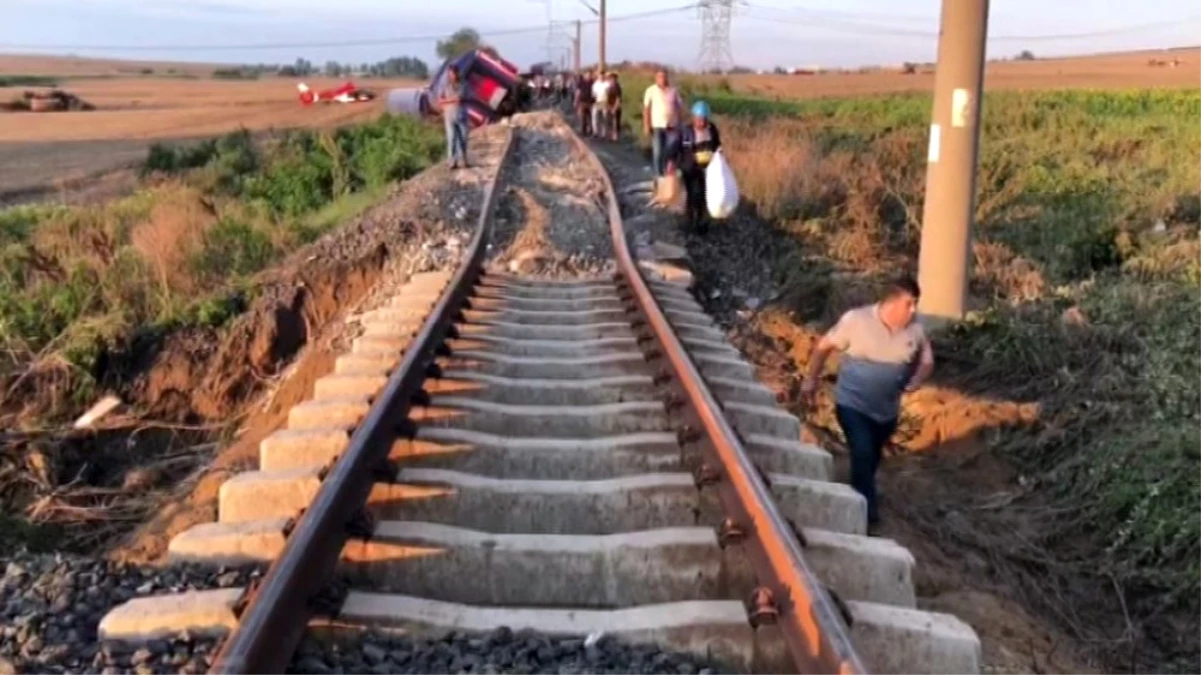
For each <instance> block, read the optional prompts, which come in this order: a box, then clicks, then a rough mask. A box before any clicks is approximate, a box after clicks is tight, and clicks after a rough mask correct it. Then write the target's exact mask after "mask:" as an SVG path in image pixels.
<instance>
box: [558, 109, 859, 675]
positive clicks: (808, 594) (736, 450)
mask: <svg viewBox="0 0 1201 675" xmlns="http://www.w3.org/2000/svg"><path fill="white" fill-rule="evenodd" d="M572 138H573V139H574V140H575V141H576V143H577V145H578V146H579V147H580V148H581V150H582V151H583V154H584V156H585V157H587V158H588V160H589V162H590V163H591V164H592V165H593V168H594V169H595V170H596V171H597V173H598V174H599V175H600V176H601V177H602V180H603V183H604V187H605V193H606V195H607V201H608V214H609V229H610V234H611V235H612V239H613V248H614V257H615V258H616V261H617V265H618V269H619V271H620V272H619V273H620V274H621V276H622V277H623V278H624V279H625V281H626V283H627V284H628V285H629V287H630V289H631V290H632V292H633V296H634V300H635V301H636V302H637V303H638V308H639V309H640V310H641V313H642V315H643V316H644V317H645V318H646V320H647V322H648V324H649V325H650V328H651V330H652V331H653V335H654V338H655V340H656V341H657V342H658V347H659V351H660V353H661V354H663V355H664V356H665V357H666V358H667V361H668V363H669V365H670V367H671V371H672V375H673V376H674V379H675V382H676V384H678V386H679V387H680V388H681V389H682V390H683V392H684V395H685V397H686V399H687V400H686V404H687V405H689V406H690V407H691V409H692V413H693V414H694V415H695V416H696V418H698V419H699V422H700V424H701V426H702V428H703V429H704V432H705V436H707V439H706V440H707V441H708V443H707V444H706V446H707V447H706V450H707V451H708V452H709V453H711V454H712V456H713V458H714V459H715V460H716V461H717V466H718V468H719V471H720V477H719V478H718V482H717V484H716V485H717V488H718V494H719V495H720V498H721V501H722V504H723V506H724V507H725V509H726V510H727V512H728V513H732V514H733V515H734V516H735V524H736V525H737V527H738V528H739V529H741V530H742V532H743V533H744V534H745V537H746V538H745V539H744V540H743V544H744V545H746V547H747V552H748V554H749V556H748V557H749V558H750V561H751V564H752V566H753V567H754V570H755V576H756V579H757V580H758V582H759V583H760V584H762V585H764V586H766V587H767V588H768V589H769V590H770V591H771V593H772V596H773V598H774V603H772V604H773V605H774V607H775V610H776V611H777V612H778V618H777V619H776V622H777V625H778V626H779V628H780V632H781V634H782V635H783V637H784V639H785V641H786V642H787V643H788V647H789V650H790V652H791V653H792V656H793V660H794V662H795V664H796V666H797V667H798V669H799V672H802V673H864V672H866V669H865V668H864V666H863V663H862V662H861V660H860V659H859V656H858V654H856V652H855V649H854V647H853V645H852V644H851V640H850V635H849V633H848V628H847V625H846V622H844V621H843V619H842V615H841V613H840V612H839V611H838V610H837V609H836V607H835V604H834V602H833V600H832V599H831V598H830V596H829V594H828V593H827V592H826V590H825V587H824V586H823V585H822V583H821V582H820V581H819V580H818V578H817V575H816V574H814V573H813V570H812V569H811V568H810V567H809V565H808V563H807V562H806V561H805V556H804V553H803V552H802V550H801V544H800V542H799V541H798V540H797V536H796V533H795V532H794V531H793V529H792V526H791V524H790V523H789V522H788V520H787V519H786V518H785V517H784V516H783V514H781V513H780V509H779V507H777V506H776V503H775V500H774V499H773V497H772V495H771V493H770V491H769V490H768V488H767V486H766V485H765V484H764V481H763V479H762V478H761V477H760V474H759V471H758V469H757V468H756V467H755V465H754V464H753V463H752V462H751V460H750V457H749V455H748V454H747V452H746V450H745V449H744V448H743V446H742V442H741V440H740V439H739V437H738V435H737V434H736V433H735V431H734V429H733V428H732V427H730V424H729V422H728V421H726V418H725V415H724V414H723V412H722V407H721V404H720V403H719V402H718V401H717V399H716V398H715V397H714V396H713V392H712V391H711V390H710V389H709V386H708V385H707V384H706V383H705V380H704V378H703V377H702V376H701V374H700V371H699V370H698V369H697V367H696V365H695V364H694V363H693V362H692V359H691V358H690V357H689V355H688V351H687V349H685V347H684V345H683V344H682V343H681V342H680V340H679V338H678V337H677V336H676V333H675V329H673V328H672V326H671V324H670V323H669V322H668V320H667V317H666V316H665V315H664V313H663V310H662V308H661V307H660V306H659V303H658V302H657V301H656V300H655V297H654V295H653V294H652V293H651V290H650V287H649V286H648V285H647V283H646V281H645V280H644V279H643V277H642V272H641V270H640V269H639V268H638V264H637V262H635V260H634V258H633V256H632V255H631V254H630V248H629V244H628V243H627V241H626V234H625V227H624V225H623V222H622V217H621V208H620V206H619V205H618V203H617V196H616V194H617V193H616V192H615V191H614V189H613V183H612V180H611V179H610V178H609V173H608V171H606V170H605V167H604V165H603V164H601V161H600V158H598V157H597V156H596V153H594V152H593V151H592V149H591V148H589V147H588V145H587V143H586V142H585V141H584V140H583V139H582V138H580V136H579V135H578V134H574V133H573V134H572Z"/></svg>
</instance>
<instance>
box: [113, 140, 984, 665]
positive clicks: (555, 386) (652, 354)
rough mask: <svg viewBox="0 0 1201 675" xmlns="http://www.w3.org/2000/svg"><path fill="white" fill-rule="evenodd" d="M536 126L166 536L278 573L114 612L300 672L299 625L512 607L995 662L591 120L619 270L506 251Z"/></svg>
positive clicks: (343, 636)
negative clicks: (580, 274)
mask: <svg viewBox="0 0 1201 675" xmlns="http://www.w3.org/2000/svg"><path fill="white" fill-rule="evenodd" d="M516 133H517V132H513V133H512V134H510V136H509V139H508V140H506V141H505V142H504V149H503V151H502V152H501V161H500V162H499V163H498V166H497V167H496V168H495V171H494V173H493V175H492V176H491V177H490V182H489V185H488V187H487V189H486V190H485V193H484V198H483V206H482V208H481V212H480V218H479V225H478V229H477V232H476V233H475V238H474V240H473V241H472V243H471V245H470V247H469V249H468V251H467V252H466V254H465V255H464V259H463V261H462V262H461V263H460V265H459V267H458V268H456V269H455V270H453V271H449V272H433V273H427V274H422V275H416V276H414V277H413V278H411V279H410V282H409V283H408V285H406V286H405V287H403V288H402V290H401V291H400V293H399V294H398V295H397V296H396V297H395V298H394V299H392V301H391V302H390V304H389V305H388V306H387V307H384V308H380V309H377V310H375V311H373V312H371V313H369V314H368V315H366V316H364V317H363V325H364V327H365V329H364V332H363V334H362V335H361V336H360V337H359V338H357V340H356V341H355V343H354V347H353V349H352V351H351V352H350V353H347V354H345V355H343V356H342V357H340V358H339V359H338V361H337V365H336V368H335V370H334V372H333V373H331V374H330V375H328V376H326V377H325V378H323V379H321V380H319V381H318V382H317V383H316V385H315V388H314V394H313V398H312V400H310V401H308V402H305V403H303V404H301V405H298V406H296V407H294V408H293V409H292V410H291V412H290V414H289V418H288V419H289V421H288V428H287V429H284V430H280V431H277V432H276V433H275V434H273V435H272V436H270V437H269V438H267V439H266V440H264V441H263V443H262V446H261V449H260V466H259V469H258V470H257V471H250V472H246V473H243V474H240V475H237V476H234V477H233V478H231V479H230V480H229V481H228V482H227V483H226V484H225V485H224V486H223V487H222V490H221V495H220V505H219V517H218V521H217V522H215V523H210V524H205V525H202V526H199V527H196V528H193V529H192V530H189V531H186V532H184V533H182V534H181V535H179V536H177V537H176V538H175V539H174V540H173V541H172V544H171V556H172V557H173V558H174V559H177V560H188V561H200V562H206V563H209V564H213V565H229V564H240V563H245V562H254V561H259V562H262V561H272V564H271V567H270V568H269V569H268V571H267V573H266V575H265V576H264V577H262V579H261V583H259V584H257V585H255V586H254V587H252V588H249V589H223V590H215V591H200V592H193V593H188V594H180V595H172V596H151V597H146V598H139V599H135V600H132V601H130V602H128V603H126V604H124V605H121V606H119V607H117V608H115V609H114V610H112V611H111V612H110V613H109V614H108V615H107V616H106V617H105V619H104V621H103V622H102V623H101V626H100V633H101V636H102V637H103V638H105V639H110V640H122V641H133V642H136V641H145V640H151V639H160V638H164V637H169V636H171V635H172V634H175V633H177V632H178V631H181V630H187V631H190V632H191V633H193V634H196V633H198V632H200V633H203V632H209V633H214V634H220V635H226V634H228V636H227V637H226V638H225V639H224V642H223V644H222V646H221V649H220V651H219V653H218V654H217V657H216V659H215V661H214V663H213V671H214V672H243V673H245V672H282V671H283V670H284V669H285V668H287V667H289V663H291V664H292V665H291V669H292V670H293V671H294V672H299V671H303V670H304V669H303V668H302V667H298V666H297V664H296V662H294V661H293V659H292V657H293V653H294V651H295V649H296V647H297V645H298V644H300V643H301V641H302V639H303V638H305V636H306V635H308V636H313V635H319V636H321V637H322V639H323V640H324V639H327V640H328V641H329V642H330V643H332V644H341V645H343V647H342V649H343V650H345V649H355V647H354V646H353V645H354V644H355V642H354V640H355V639H356V636H361V635H362V634H363V633H364V632H365V631H370V632H371V633H372V634H399V635H405V636H409V637H412V636H440V635H444V634H446V633H455V632H457V633H466V634H472V635H475V634H482V635H487V634H490V633H491V634H494V633H495V631H497V630H502V631H503V630H506V629H512V630H524V631H526V632H527V633H532V634H535V635H544V634H545V635H563V634H566V635H572V636H579V637H583V636H590V637H589V638H588V640H587V643H586V646H587V645H591V644H592V643H593V642H594V641H595V639H596V638H597V636H599V635H607V636H610V639H618V640H621V641H624V642H628V643H650V644H653V645H654V646H655V648H656V649H661V650H665V651H666V652H667V653H671V654H683V655H690V656H691V657H694V658H696V659H697V660H698V662H701V663H708V664H712V665H713V666H714V667H716V668H718V669H728V670H734V671H742V672H785V671H796V672H955V673H965V672H978V670H979V653H980V646H979V641H978V639H977V638H976V635H975V633H974V632H973V631H972V630H971V629H970V628H969V627H968V626H966V625H965V624H963V623H962V622H961V621H959V620H958V619H956V618H955V617H952V616H949V615H943V614H936V613H930V612H925V611H920V610H918V609H915V593H914V587H913V578H912V576H913V565H914V561H913V558H912V556H911V555H910V554H909V552H908V551H907V550H905V549H904V548H903V547H901V546H899V545H897V544H896V543H895V542H892V541H890V540H885V539H878V538H869V537H867V536H865V530H866V522H865V520H866V514H865V509H864V504H863V501H862V499H861V498H860V497H859V496H858V495H857V494H856V493H855V492H854V491H852V490H851V489H850V488H849V487H847V486H845V485H842V484H840V483H835V482H832V481H831V475H830V474H831V469H832V461H831V458H830V455H829V454H828V453H827V452H825V451H824V450H822V449H820V448H817V447H814V446H811V445H807V444H804V443H801V442H800V441H799V437H800V425H799V421H798V420H797V419H796V418H795V417H793V416H792V415H790V414H788V413H787V412H785V411H783V410H781V409H779V408H778V407H777V406H776V403H775V397H774V395H773V394H772V392H771V391H770V390H768V389H767V388H765V387H764V386H762V385H761V384H759V383H757V382H756V381H755V379H754V371H753V368H752V367H751V366H750V364H748V363H747V362H745V361H744V360H742V358H741V357H740V355H739V354H738V352H737V351H736V350H735V349H733V348H732V347H731V346H729V345H728V344H727V343H726V342H725V340H724V337H723V334H722V332H721V331H720V329H719V328H718V327H717V326H716V325H715V324H714V323H713V322H712V320H711V319H709V317H707V316H706V315H705V314H704V312H703V311H702V310H701V308H700V307H699V305H697V303H696V302H695V300H693V298H692V297H691V296H690V295H689V293H688V291H687V289H684V288H682V287H679V286H674V285H671V284H668V283H666V282H661V281H655V280H653V279H649V280H648V279H645V278H643V274H642V272H640V270H639V267H638V265H637V262H636V261H635V260H634V259H633V258H632V256H631V255H630V252H629V248H628V246H627V243H626V239H625V233H624V230H623V225H622V220H621V214H620V211H619V209H618V206H617V202H616V199H615V195H614V192H613V189H612V185H611V184H610V183H609V182H608V179H607V177H606V176H604V170H603V168H602V167H601V166H600V163H599V161H598V160H597V159H596V157H595V155H593V154H592V153H591V151H589V150H588V148H587V147H586V146H585V145H584V143H583V141H581V140H580V139H578V138H576V137H575V136H574V135H573V136H572V137H571V138H572V143H573V144H574V145H575V148H574V152H575V153H577V154H578V157H579V158H580V161H584V162H587V163H588V166H589V167H591V169H592V170H593V171H594V172H595V173H596V175H597V176H598V177H599V178H600V180H601V181H602V182H603V184H604V186H605V190H604V194H602V195H601V196H600V201H601V206H602V210H603V212H604V214H605V216H606V218H607V222H608V227H609V229H610V232H611V235H612V247H613V257H614V259H615V262H616V269H617V274H616V275H612V276H602V277H593V278H579V279H573V280H551V279H546V278H534V277H525V276H518V275H513V274H508V273H504V272H502V271H500V270H498V269H496V266H495V265H490V264H489V252H488V249H489V244H490V243H491V241H492V237H493V231H492V225H493V223H492V220H493V212H494V210H495V205H496V201H497V199H498V193H499V189H498V187H497V184H498V183H503V182H504V180H505V178H504V177H505V175H506V172H505V171H504V170H503V164H504V163H505V161H506V160H507V159H511V157H510V155H511V154H512V152H513V150H512V146H513V142H512V138H513V136H514V135H515V134H516ZM526 133H527V134H528V133H533V132H526ZM539 644H541V643H539ZM345 645H350V646H349V647H347V646H345ZM486 647H487V645H486V644H485V648H486ZM364 649H365V648H364ZM377 651H378V650H377ZM552 651H553V650H552ZM582 653H585V654H587V653H588V652H587V649H586V648H585V649H584V652H582ZM535 656H536V655H535ZM531 658H533V657H531ZM548 658H549V657H548ZM544 660H546V659H544ZM549 662H550V661H549V660H547V663H549ZM365 663H372V664H374V665H375V666H377V667H378V672H388V669H389V667H397V666H398V664H397V663H395V662H392V661H386V660H383V657H379V658H374V657H373V660H368V661H366V662H365ZM424 663H425V666H426V668H427V669H429V670H434V669H438V668H442V669H446V668H452V669H462V670H464V671H466V670H469V669H470V668H471V666H470V665H464V663H466V662H454V663H449V662H446V661H443V662H438V661H436V660H435V661H426V662H424ZM674 663H677V661H673V660H672V659H671V658H665V659H662V660H658V661H652V662H651V666H652V667H654V668H658V667H659V666H662V667H667V666H666V665H665V664H674ZM400 665H403V664H400ZM593 665H595V664H593ZM672 667H673V668H674V666H672ZM579 668H580V670H577V671H576V672H581V671H586V670H588V669H589V664H588V663H587V660H586V659H585V661H584V662H582V663H581V664H579ZM690 668H692V666H687V668H686V669H680V670H672V672H689V670H688V669H690ZM527 670H529V668H527ZM493 672H495V671H493Z"/></svg>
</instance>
